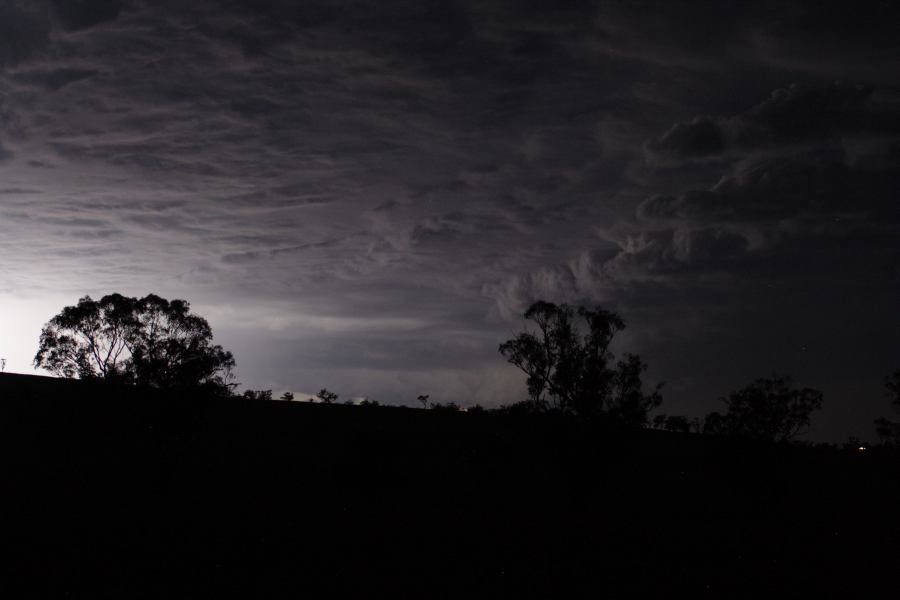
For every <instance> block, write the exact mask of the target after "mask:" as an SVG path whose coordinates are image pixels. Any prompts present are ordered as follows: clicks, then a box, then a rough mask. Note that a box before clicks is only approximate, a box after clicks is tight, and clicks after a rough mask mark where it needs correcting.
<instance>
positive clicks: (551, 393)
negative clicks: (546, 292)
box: [499, 301, 662, 425]
mask: <svg viewBox="0 0 900 600" xmlns="http://www.w3.org/2000/svg"><path fill="white" fill-rule="evenodd" d="M525 318H526V319H527V320H529V321H532V322H533V323H534V324H535V325H536V326H537V329H536V331H528V330H527V329H526V330H525V331H523V332H521V333H519V334H518V335H516V337H514V338H513V339H510V340H507V341H506V342H504V343H502V344H500V348H499V350H500V353H501V354H502V355H503V356H504V358H506V360H507V361H509V362H510V363H511V364H513V365H515V366H516V367H518V368H519V369H521V370H522V371H523V372H524V373H525V374H526V375H527V376H528V378H527V380H526V384H527V386H528V394H529V398H530V404H531V405H532V406H533V407H534V408H535V409H537V410H548V409H550V410H559V411H561V412H564V413H571V414H576V415H580V416H591V415H596V414H600V413H606V414H610V415H613V416H615V417H617V418H619V419H620V420H622V421H623V422H626V423H629V424H635V425H643V424H645V423H646V421H647V412H648V411H649V410H650V409H652V408H654V407H656V406H658V405H659V404H660V403H661V402H662V396H661V394H660V389H661V387H662V384H660V385H658V386H657V387H656V388H655V389H654V390H653V391H652V392H651V393H649V394H645V393H644V391H643V382H642V374H643V372H644V371H645V370H646V368H647V366H646V364H644V362H643V361H642V360H641V358H640V357H639V356H638V355H636V354H626V355H625V356H624V357H623V359H622V360H620V361H618V362H616V361H615V356H614V355H613V353H612V352H611V351H610V349H609V346H610V344H611V343H612V340H613V338H614V337H615V334H616V333H617V332H619V331H621V330H622V329H624V328H625V322H624V321H623V320H622V318H621V317H620V316H619V315H617V314H616V313H614V312H611V311H608V310H605V309H602V308H599V307H598V308H595V309H589V308H586V307H583V306H580V307H578V308H577V309H576V308H572V307H570V306H568V305H566V304H562V305H556V304H553V303H551V302H544V301H538V302H535V303H534V304H532V305H531V307H529V309H528V310H527V311H526V312H525Z"/></svg>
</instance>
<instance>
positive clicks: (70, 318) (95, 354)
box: [34, 294, 235, 393]
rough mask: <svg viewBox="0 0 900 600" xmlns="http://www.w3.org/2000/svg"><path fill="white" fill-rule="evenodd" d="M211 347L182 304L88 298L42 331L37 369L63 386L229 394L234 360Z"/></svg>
mask: <svg viewBox="0 0 900 600" xmlns="http://www.w3.org/2000/svg"><path fill="white" fill-rule="evenodd" d="M212 339H213V335H212V330H211V329H210V326H209V323H208V322H207V321H206V319H204V318H202V317H200V316H197V315H195V314H192V313H191V310H190V304H189V303H188V302H186V301H185V300H172V301H171V302H170V301H168V300H166V299H165V298H161V297H159V296H157V295H155V294H150V295H148V296H145V297H143V298H129V297H126V296H123V295H121V294H110V295H107V296H104V297H102V298H101V299H100V300H93V299H92V298H91V297H90V296H85V297H83V298H81V299H80V300H79V301H78V303H77V304H76V305H74V306H67V307H65V308H63V309H62V311H60V313H59V314H57V315H56V316H54V317H53V318H52V319H50V321H49V322H48V323H47V324H46V325H45V326H44V328H43V330H42V331H41V337H40V345H39V348H38V351H37V354H36V355H35V357H34V365H35V366H36V367H42V368H44V369H46V370H48V371H50V372H51V373H54V374H55V375H58V376H61V377H67V378H74V377H78V378H81V379H101V380H105V381H115V382H122V383H134V384H140V385H147V386H152V387H158V388H175V387H203V388H210V389H213V390H215V391H218V392H224V393H230V391H231V390H232V389H233V387H234V386H235V384H234V383H233V379H234V376H233V374H232V370H233V368H234V357H233V356H232V354H231V352H228V351H226V350H224V349H223V348H222V347H221V346H219V345H217V344H213V342H212Z"/></svg>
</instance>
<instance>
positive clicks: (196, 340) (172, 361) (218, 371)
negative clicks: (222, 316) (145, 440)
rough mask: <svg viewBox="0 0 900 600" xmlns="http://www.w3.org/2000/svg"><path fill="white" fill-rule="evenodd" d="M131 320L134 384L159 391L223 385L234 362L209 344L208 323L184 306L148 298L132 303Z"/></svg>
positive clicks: (153, 295) (177, 301) (215, 346)
mask: <svg viewBox="0 0 900 600" xmlns="http://www.w3.org/2000/svg"><path fill="white" fill-rule="evenodd" d="M134 316H135V319H136V321H137V328H136V330H135V335H134V342H133V347H132V349H131V355H132V356H131V360H132V367H133V370H134V376H135V379H136V380H137V381H139V382H141V383H145V384H148V385H152V386H155V387H163V388H169V387H176V386H191V385H196V384H202V383H210V382H211V383H216V384H219V385H222V386H224V385H225V384H226V381H225V380H224V376H225V373H226V372H227V370H228V369H230V368H231V367H233V366H234V359H233V358H232V356H231V353H230V352H226V351H225V350H223V349H222V347H221V346H218V345H213V344H212V330H211V329H210V326H209V323H207V321H206V319H204V318H203V317H199V316H197V315H193V314H191V313H190V304H188V302H186V301H185V300H172V301H171V302H169V301H168V300H166V299H165V298H160V297H159V296H157V295H155V294H150V295H148V296H146V297H144V298H141V299H140V300H138V301H137V302H136V304H135V312H134Z"/></svg>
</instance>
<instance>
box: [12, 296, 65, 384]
mask: <svg viewBox="0 0 900 600" xmlns="http://www.w3.org/2000/svg"><path fill="white" fill-rule="evenodd" d="M69 304H72V301H71V300H69V301H66V300H65V299H63V298H62V297H60V298H59V299H54V298H52V297H42V298H29V297H23V296H16V295H12V294H4V293H0V358H5V359H6V372H7V373H25V374H32V373H35V372H38V373H43V374H46V372H45V371H43V370H35V368H34V367H33V366H32V360H34V354H35V352H37V348H38V341H39V339H40V335H41V328H42V327H43V326H44V324H45V323H46V322H47V321H49V320H50V319H51V318H52V317H53V315H55V314H57V313H58V312H59V311H60V309H62V308H63V307H64V306H67V305H69Z"/></svg>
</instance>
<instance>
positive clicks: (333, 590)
mask: <svg viewBox="0 0 900 600" xmlns="http://www.w3.org/2000/svg"><path fill="white" fill-rule="evenodd" d="M0 435H2V454H0V466H2V483H0V485H2V488H0V494H2V498H3V503H4V505H5V508H4V509H3V513H2V514H3V522H2V528H3V530H2V535H3V544H4V547H5V549H6V550H7V553H6V556H7V558H5V559H3V561H2V562H0V597H3V598H22V597H53V598H92V599H93V598H116V599H120V598H121V599H129V600H130V599H139V598H160V599H162V598H165V599H178V598H201V597H223V598H224V597H236V598H269V597H290V598H301V597H314V598H319V597H335V596H338V595H351V596H355V597H361V598H372V597H376V596H377V597H382V596H385V595H387V596H388V597H392V598H444V597H447V598H473V597H479V598H480V597H490V598H522V597H544V598H575V597H593V598H605V597H608V598H616V597H632V596H652V597H665V598H669V597H674V596H675V594H677V593H681V594H684V593H687V594H689V596H688V597H705V598H768V597H789V598H790V597H793V598H800V597H809V598H844V597H847V596H849V595H852V596H854V597H872V598H880V597H895V596H894V595H893V594H894V593H895V592H896V591H897V590H898V589H900V561H898V557H900V551H898V548H900V527H898V523H900V493H898V473H897V469H898V463H897V457H896V456H890V455H887V454H885V453H878V452H869V453H852V452H838V451H831V450H813V449H804V448H793V449H791V448H775V447H752V446H746V445H736V444H734V443H730V442H728V441H724V440H716V439H711V438H704V437H701V436H693V435H681V434H669V433H663V432H654V431H623V430H618V429H615V428H611V427H605V426H603V425H601V424H579V423H576V422H571V421H567V420H559V419H551V418H544V419H541V418H531V419H525V418H511V417H504V416H501V415H494V414H465V413H444V412H434V411H422V410H413V409H400V408H370V407H351V406H341V405H338V406H324V405H311V404H306V403H286V402H248V401H243V400H231V401H217V402H213V401H209V400H202V399H196V398H178V397H157V396H154V395H153V394H152V393H150V392H139V391H136V390H128V389H116V388H104V387H102V386H92V385H89V384H84V383H80V382H63V381H58V380H51V379H43V378H36V377H25V376H15V375H0ZM892 590H893V591H892Z"/></svg>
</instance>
